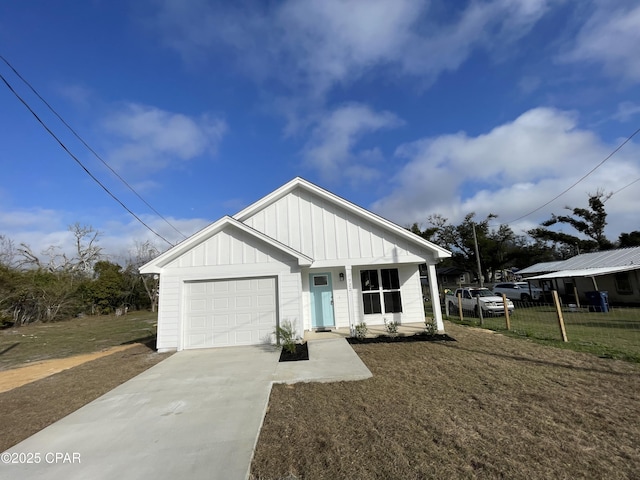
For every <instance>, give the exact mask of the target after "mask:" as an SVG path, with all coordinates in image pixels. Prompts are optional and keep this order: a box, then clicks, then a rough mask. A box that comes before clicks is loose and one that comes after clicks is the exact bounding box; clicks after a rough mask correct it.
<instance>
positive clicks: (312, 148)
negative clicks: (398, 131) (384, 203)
mask: <svg viewBox="0 0 640 480" xmlns="http://www.w3.org/2000/svg"><path fill="white" fill-rule="evenodd" d="M402 124H403V122H402V120H401V119H400V118H398V117H397V116H396V115H394V114H393V113H391V112H386V111H383V112H374V111H373V110H371V109H370V108H369V107H367V106H365V105H360V104H355V103H352V104H347V105H343V106H341V107H339V108H336V109H335V110H333V111H332V112H330V113H328V114H327V115H325V116H324V117H323V118H321V119H320V120H319V121H318V123H317V125H316V126H315V128H314V129H313V132H312V134H311V139H310V140H309V142H308V143H307V145H306V147H305V148H304V152H303V155H304V158H305V162H306V164H307V165H308V166H310V167H312V168H314V169H316V170H318V171H319V172H320V174H321V175H322V176H323V177H325V178H327V179H328V178H341V177H346V178H348V179H350V180H352V181H362V180H365V181H366V180H370V179H372V178H375V177H376V176H377V172H376V170H375V168H374V167H373V166H375V164H376V163H378V162H379V161H381V160H382V159H383V154H382V152H381V151H380V150H379V149H377V148H370V149H361V150H359V151H356V146H357V144H358V142H359V141H360V140H361V139H362V137H364V136H366V135H368V134H371V133H373V132H377V131H379V130H383V129H390V128H396V127H399V126H400V125H402Z"/></svg>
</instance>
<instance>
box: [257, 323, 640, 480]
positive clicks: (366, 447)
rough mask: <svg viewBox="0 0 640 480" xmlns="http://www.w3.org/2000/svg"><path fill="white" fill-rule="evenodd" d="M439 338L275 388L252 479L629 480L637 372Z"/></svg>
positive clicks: (526, 348)
mask: <svg viewBox="0 0 640 480" xmlns="http://www.w3.org/2000/svg"><path fill="white" fill-rule="evenodd" d="M446 328H447V333H448V334H449V335H451V336H452V337H454V338H455V339H456V340H457V342H442V343H432V342H424V343H422V342H417V343H401V344H370V345H354V346H353V348H354V350H355V351H356V352H357V353H358V355H359V356H360V357H361V358H362V359H363V361H364V362H365V363H366V364H367V366H368V367H369V369H370V370H371V371H372V373H373V378H371V379H369V380H364V381H359V382H340V383H333V384H322V383H302V384H296V385H275V386H274V388H273V391H272V394H271V399H270V402H269V407H268V412H267V415H266V417H265V421H264V426H263V429H262V431H261V434H260V438H259V441H258V445H257V450H256V453H255V457H254V461H253V464H252V475H253V478H255V479H275V478H287V479H336V478H349V479H419V478H420V479H422V478H438V479H444V478H456V479H457V478H508V479H527V480H530V479H537V478H545V479H546V478H554V479H562V478H567V479H569V478H571V479H573V478H589V479H591V478H608V479H630V478H637V474H638V472H640V451H639V449H638V441H639V439H640V397H639V396H638V392H640V365H638V364H634V363H627V362H622V361H617V360H611V359H602V358H598V357H596V356H593V355H590V354H585V353H578V352H573V351H568V350H561V349H557V348H553V347H548V346H543V345H539V344H536V343H533V342H530V341H528V340H526V339H515V338H510V337H507V336H503V335H500V334H496V333H493V332H490V331H486V330H480V329H474V328H470V327H464V326H458V325H454V324H451V323H447V325H446Z"/></svg>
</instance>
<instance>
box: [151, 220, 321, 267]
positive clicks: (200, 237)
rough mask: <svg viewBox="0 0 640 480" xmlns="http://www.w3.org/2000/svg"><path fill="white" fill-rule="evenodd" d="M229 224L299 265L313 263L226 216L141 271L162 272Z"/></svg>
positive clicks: (285, 246)
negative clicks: (168, 265)
mask: <svg viewBox="0 0 640 480" xmlns="http://www.w3.org/2000/svg"><path fill="white" fill-rule="evenodd" d="M228 226H233V227H235V228H237V229H239V230H242V231H243V232H245V233H247V234H249V235H251V236H252V237H254V238H256V239H258V240H260V241H262V242H264V243H266V244H267V245H270V246H271V247H273V248H275V249H277V250H280V251H281V252H283V253H285V254H287V255H289V256H291V257H293V258H295V259H297V260H298V265H300V266H302V267H307V266H310V265H311V264H312V263H313V259H312V258H311V257H308V256H307V255H305V254H304V253H301V252H298V251H297V250H294V249H293V248H291V247H289V246H287V245H285V244H283V243H280V242H279V241H277V240H275V239H274V238H271V237H270V236H268V235H265V234H264V233H262V232H259V231H258V230H256V229H254V228H251V227H249V226H247V225H245V224H244V223H242V222H239V221H238V220H236V219H235V218H232V217H229V216H225V217H222V218H221V219H220V220H218V221H217V222H215V223H212V224H211V225H209V226H208V227H205V228H203V229H202V230H200V231H199V232H198V233H196V234H194V235H192V236H191V237H189V238H187V239H186V240H184V241H183V242H181V243H179V244H178V245H176V246H175V247H172V248H170V249H169V250H167V251H166V252H164V253H162V254H161V255H159V256H158V257H156V258H154V259H153V260H151V261H150V262H148V263H146V264H145V265H143V266H142V267H140V268H139V271H140V273H161V271H162V268H163V267H165V266H166V265H167V264H169V263H170V262H172V261H173V260H175V259H176V258H178V257H180V256H181V255H183V254H184V253H186V252H187V251H189V250H191V249H192V248H194V247H195V246H197V245H199V244H201V243H202V242H204V241H206V240H207V239H209V238H211V237H213V236H214V235H215V234H217V233H218V232H220V231H222V230H223V229H225V228H226V227H228Z"/></svg>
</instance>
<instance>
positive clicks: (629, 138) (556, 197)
mask: <svg viewBox="0 0 640 480" xmlns="http://www.w3.org/2000/svg"><path fill="white" fill-rule="evenodd" d="M638 133H640V128H638V129H637V130H636V131H635V132H633V133H632V134H631V135H629V136H628V137H627V138H626V140H625V141H624V142H622V143H621V144H620V145H618V146H617V147H616V148H615V150H613V152H611V153H610V154H609V155H607V156H606V157H605V159H604V160H602V161H601V162H600V163H599V164H598V165H596V166H595V167H593V168H592V169H591V170H589V172H587V173H586V174H585V175H583V176H582V177H580V179H578V180H577V181H576V182H575V183H573V184H572V185H571V186H570V187H569V188H567V189H565V190H563V191H562V192H561V193H559V194H558V195H556V196H555V197H553V198H552V199H551V200H549V201H548V202H547V203H545V204H544V205H541V206H539V207H538V208H536V209H535V210H532V211H530V212H529V213H527V214H525V215H522V216H520V217H518V218H516V219H515V220H512V221H510V222H507V223H508V224H511V223H516V222H518V221H519V220H522V219H523V218H526V217H528V216H529V215H532V214H534V213H536V212H537V211H538V210H542V209H543V208H544V207H546V206H547V205H549V204H550V203H553V202H555V201H556V200H557V199H558V198H560V197H561V196H563V195H564V194H565V193H567V192H568V191H569V190H572V189H573V188H574V187H576V186H577V185H578V184H579V183H581V182H582V181H583V180H584V179H585V178H587V177H588V176H589V175H591V174H592V173H593V172H595V171H596V170H597V169H598V168H600V167H601V166H602V165H604V163H605V162H606V161H607V160H609V159H610V158H611V157H613V156H614V155H615V154H616V153H618V151H619V150H620V149H621V148H622V147H624V146H625V145H626V144H627V143H628V142H630V141H631V139H632V138H633V137H635V136H636V135H637V134H638ZM638 180H640V179H638ZM638 180H636V182H637V181H638ZM633 183H635V182H631V183H630V184H629V185H626V186H625V187H622V188H621V189H620V190H622V189H624V188H627V187H628V186H630V185H631V184H633ZM620 190H618V192H619V191H620ZM618 192H615V193H618Z"/></svg>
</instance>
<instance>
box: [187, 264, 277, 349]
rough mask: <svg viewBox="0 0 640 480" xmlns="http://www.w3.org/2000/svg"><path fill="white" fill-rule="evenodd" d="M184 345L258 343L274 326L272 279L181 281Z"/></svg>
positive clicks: (275, 308)
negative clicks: (183, 301) (182, 289)
mask: <svg viewBox="0 0 640 480" xmlns="http://www.w3.org/2000/svg"><path fill="white" fill-rule="evenodd" d="M184 292H185V297H186V298H185V303H184V304H185V305H186V310H187V311H186V312H185V313H186V321H185V331H184V348H187V349H188V348H207V347H217V346H228V345H252V344H259V343H262V342H263V341H264V339H265V338H270V337H271V334H272V333H273V330H274V328H275V325H276V311H277V305H276V303H277V302H276V299H277V295H276V281H275V278H272V277H271V278H252V279H235V280H212V281H207V282H193V283H187V284H185V289H184Z"/></svg>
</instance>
